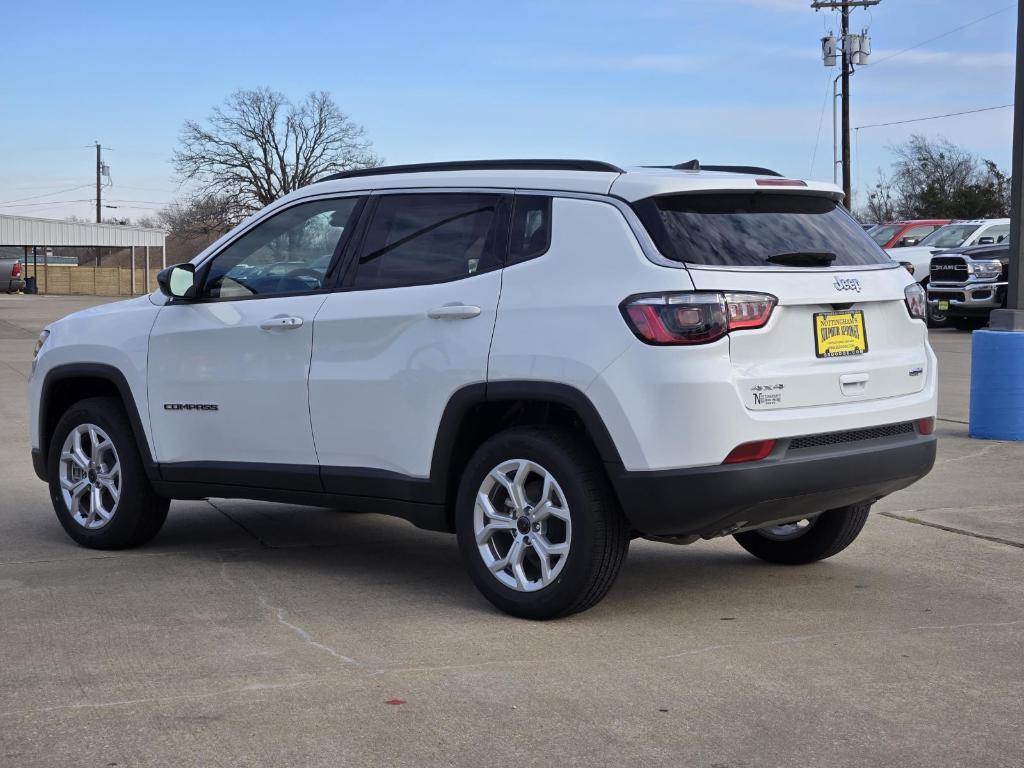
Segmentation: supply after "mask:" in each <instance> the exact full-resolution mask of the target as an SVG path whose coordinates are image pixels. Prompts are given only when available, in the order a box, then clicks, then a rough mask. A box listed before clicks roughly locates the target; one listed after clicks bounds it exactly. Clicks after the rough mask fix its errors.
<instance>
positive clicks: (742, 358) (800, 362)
mask: <svg viewBox="0 0 1024 768" xmlns="http://www.w3.org/2000/svg"><path fill="white" fill-rule="evenodd" d="M690 274H691V277H692V279H693V282H694V287H696V288H698V289H704V290H722V291H754V292H762V293H771V294H773V295H775V296H776V297H778V300H779V303H778V306H777V307H776V308H775V311H774V312H773V313H772V317H771V320H770V321H769V322H768V324H767V325H766V326H765V327H764V328H761V329H757V330H747V331H738V332H733V333H732V334H731V335H730V342H729V344H730V357H731V360H732V363H733V369H734V382H735V385H736V388H737V391H738V394H739V395H740V397H741V398H742V400H743V402H744V404H745V405H746V407H747V408H749V409H751V410H777V409H783V408H806V407H813V406H818V405H833V404H836V403H845V402H853V401H857V400H877V399H881V398H887V397H899V396H901V395H908V394H912V393H915V392H919V391H921V390H922V389H923V388H924V385H925V381H926V379H927V374H928V371H927V365H928V355H927V348H926V342H927V328H926V326H925V323H924V322H923V321H921V320H915V319H913V318H911V317H910V315H909V313H908V311H907V307H906V304H905V301H904V288H905V286H906V285H907V284H908V283H909V281H910V279H911V278H910V277H909V275H908V274H907V272H906V271H905V270H904V269H902V268H895V269H894V268H882V269H868V270H863V269H862V270H849V271H837V270H829V269H822V270H814V269H801V270H796V269H782V270H776V269H771V268H764V269H756V270H715V269H711V268H692V269H691V270H690Z"/></svg>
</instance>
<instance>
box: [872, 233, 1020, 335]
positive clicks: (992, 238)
mask: <svg viewBox="0 0 1024 768" xmlns="http://www.w3.org/2000/svg"><path fill="white" fill-rule="evenodd" d="M939 221H940V220H931V221H927V222H926V221H914V222H896V223H893V224H878V225H875V226H874V227H873V228H872V229H870V230H869V231H868V235H869V236H870V237H871V238H872V239H873V240H874V241H875V242H876V243H878V244H879V245H880V246H882V247H883V248H885V249H886V251H887V252H888V254H889V256H890V257H891V258H892V259H893V260H894V261H899V262H900V263H902V264H904V266H907V268H908V269H909V270H910V272H911V273H912V274H913V275H914V278H915V279H916V280H917V281H918V282H919V283H920V284H921V285H922V286H923V287H924V288H925V289H926V290H927V292H928V324H929V325H930V326H931V327H941V326H944V325H947V324H948V325H952V326H953V327H956V328H959V329H961V330H973V329H975V328H980V327H982V326H984V325H985V324H986V323H987V322H988V315H989V313H990V312H991V311H992V310H993V309H997V308H999V307H1002V306H1005V304H1006V286H1007V265H1008V263H1009V244H1008V243H1007V240H1008V238H1009V236H1010V220H1009V219H974V220H971V221H950V222H946V223H945V224H944V225H942V226H938V227H937V228H933V229H932V231H931V232H930V233H929V234H927V235H926V236H925V237H924V238H923V239H921V240H920V241H919V242H918V241H917V238H916V235H918V234H920V233H921V231H923V230H922V228H923V227H925V226H933V225H935V224H937V223H939ZM883 237H884V238H886V240H885V242H886V243H888V245H885V244H883V242H882V238H883Z"/></svg>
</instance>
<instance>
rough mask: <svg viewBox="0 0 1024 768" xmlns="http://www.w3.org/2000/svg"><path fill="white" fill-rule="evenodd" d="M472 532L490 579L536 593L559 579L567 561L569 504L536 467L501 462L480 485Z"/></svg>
mask: <svg viewBox="0 0 1024 768" xmlns="http://www.w3.org/2000/svg"><path fill="white" fill-rule="evenodd" d="M473 533H474V536H475V538H476V544H477V548H478V550H479V552H480V557H481V558H483V561H484V564H485V565H486V566H487V569H488V570H489V571H490V572H491V575H493V576H494V578H496V579H497V580H498V581H499V582H501V584H503V585H504V586H506V587H508V588H510V589H514V590H517V591H519V592H535V591H537V590H539V589H543V588H544V587H546V586H548V585H549V584H551V583H552V582H554V581H555V580H556V579H557V578H558V575H559V574H560V573H561V572H562V569H563V568H564V567H565V563H566V560H567V559H568V557H569V548H570V544H571V542H572V519H571V516H570V513H569V505H568V504H567V503H566V499H565V494H564V493H563V492H562V489H561V487H560V486H559V484H558V481H557V480H556V479H555V478H554V476H553V475H552V474H551V473H550V472H549V471H548V470H546V469H545V468H544V467H542V466H541V465H540V464H538V463H536V462H534V461H529V460H527V459H512V460H509V461H505V462H502V463H501V464H499V465H498V466H496V467H494V468H493V469H492V470H491V471H490V472H488V473H487V476H486V477H485V478H484V480H483V482H482V483H481V484H480V489H479V491H478V492H477V495H476V501H475V505H474V509H473Z"/></svg>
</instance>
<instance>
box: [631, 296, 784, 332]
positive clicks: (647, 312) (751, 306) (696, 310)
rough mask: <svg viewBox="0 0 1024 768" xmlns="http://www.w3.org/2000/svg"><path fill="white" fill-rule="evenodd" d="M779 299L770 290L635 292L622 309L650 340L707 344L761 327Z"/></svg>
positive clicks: (633, 328)
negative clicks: (639, 293) (768, 291)
mask: <svg viewBox="0 0 1024 768" xmlns="http://www.w3.org/2000/svg"><path fill="white" fill-rule="evenodd" d="M777 301H778V300H777V299H776V298H775V297H774V296H770V295H768V294H766V293H718V292H716V291H690V292H687V293H658V294H644V295H642V296H633V297H631V298H628V299H626V300H625V301H624V302H622V304H621V306H620V309H621V310H622V316H623V317H624V318H625V319H626V323H627V324H628V325H629V327H630V329H631V330H632V331H633V333H634V334H636V336H637V338H639V339H640V340H641V341H644V342H646V343H648V344H661V345H685V344H707V343H708V342H712V341H717V340H718V339H720V338H722V337H723V336H725V335H726V334H727V333H729V332H730V331H739V330H744V329H750V328H761V327H762V326H764V325H765V324H767V322H768V320H769V319H770V318H771V314H772V310H773V309H774V308H775V304H776V303H777Z"/></svg>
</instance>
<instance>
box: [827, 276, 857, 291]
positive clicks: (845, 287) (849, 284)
mask: <svg viewBox="0 0 1024 768" xmlns="http://www.w3.org/2000/svg"><path fill="white" fill-rule="evenodd" d="M832 285H834V286H835V287H836V290H837V291H856V292H857V293H860V280H858V279H857V278H855V277H837V278H836V281H835V282H834V283H832Z"/></svg>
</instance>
